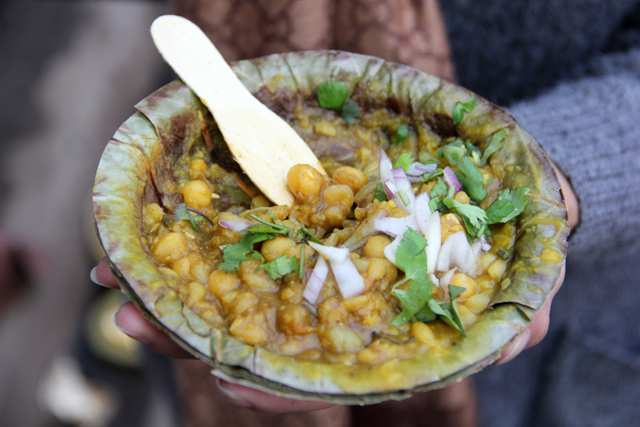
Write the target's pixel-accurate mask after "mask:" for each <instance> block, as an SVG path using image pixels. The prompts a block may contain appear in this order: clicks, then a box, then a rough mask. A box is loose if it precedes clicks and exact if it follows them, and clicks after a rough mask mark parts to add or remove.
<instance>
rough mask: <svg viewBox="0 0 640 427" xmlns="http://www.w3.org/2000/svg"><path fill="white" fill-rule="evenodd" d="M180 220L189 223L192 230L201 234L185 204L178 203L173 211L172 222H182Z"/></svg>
mask: <svg viewBox="0 0 640 427" xmlns="http://www.w3.org/2000/svg"><path fill="white" fill-rule="evenodd" d="M182 220H186V221H189V222H190V223H191V226H192V227H193V229H194V230H196V231H197V232H198V233H201V232H202V230H200V227H198V224H197V223H196V220H195V218H194V217H193V215H191V214H190V213H189V209H187V204H186V203H180V204H179V205H178V206H176V209H175V210H174V211H173V221H182Z"/></svg>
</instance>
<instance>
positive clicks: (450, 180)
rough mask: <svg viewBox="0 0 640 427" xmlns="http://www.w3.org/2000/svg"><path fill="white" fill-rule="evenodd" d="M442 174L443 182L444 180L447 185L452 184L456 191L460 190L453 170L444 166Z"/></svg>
mask: <svg viewBox="0 0 640 427" xmlns="http://www.w3.org/2000/svg"><path fill="white" fill-rule="evenodd" d="M442 174H443V177H444V182H446V183H447V185H450V186H454V187H455V189H456V193H457V192H459V191H461V190H462V185H460V181H458V177H457V176H456V174H455V173H454V172H453V169H451V168H450V167H449V166H447V167H446V168H444V171H443V172H442Z"/></svg>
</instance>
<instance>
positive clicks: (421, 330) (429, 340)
mask: <svg viewBox="0 0 640 427" xmlns="http://www.w3.org/2000/svg"><path fill="white" fill-rule="evenodd" d="M411 333H412V334H413V336H414V337H415V338H416V339H417V340H418V341H420V343H422V344H426V345H433V344H434V343H435V339H436V337H435V335H434V334H433V331H432V330H431V328H430V327H429V325H427V324H426V323H422V322H413V324H412V325H411Z"/></svg>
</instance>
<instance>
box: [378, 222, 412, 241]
mask: <svg viewBox="0 0 640 427" xmlns="http://www.w3.org/2000/svg"><path fill="white" fill-rule="evenodd" d="M409 218H410V217H404V218H392V217H386V218H379V219H376V220H375V229H376V231H379V232H381V233H384V234H388V235H389V236H391V237H398V236H402V235H403V234H404V232H405V231H407V229H409V228H413V227H410V223H411V221H410V220H409Z"/></svg>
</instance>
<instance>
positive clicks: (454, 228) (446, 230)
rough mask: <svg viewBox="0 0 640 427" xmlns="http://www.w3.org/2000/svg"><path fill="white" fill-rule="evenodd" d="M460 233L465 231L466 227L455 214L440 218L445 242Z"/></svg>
mask: <svg viewBox="0 0 640 427" xmlns="http://www.w3.org/2000/svg"><path fill="white" fill-rule="evenodd" d="M458 231H464V227H463V226H462V224H460V221H459V220H458V218H456V216H455V215H454V214H452V213H448V214H445V215H442V216H441V217H440V232H441V233H442V241H443V242H444V241H445V240H447V237H449V236H451V235H452V234H455V233H457V232H458Z"/></svg>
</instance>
